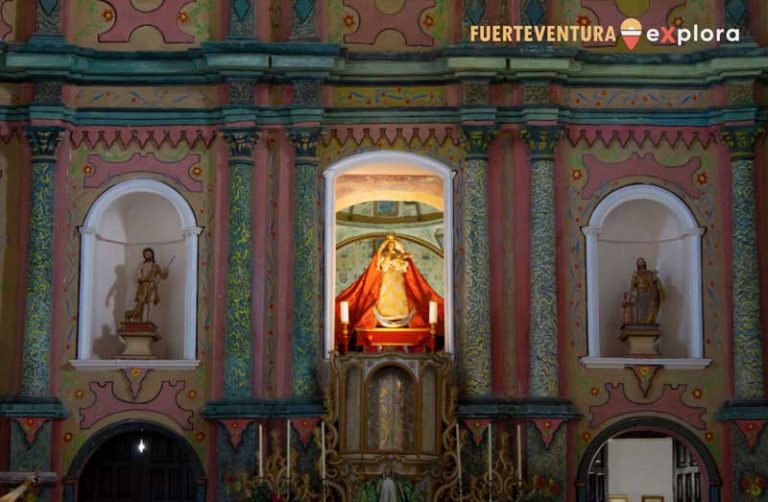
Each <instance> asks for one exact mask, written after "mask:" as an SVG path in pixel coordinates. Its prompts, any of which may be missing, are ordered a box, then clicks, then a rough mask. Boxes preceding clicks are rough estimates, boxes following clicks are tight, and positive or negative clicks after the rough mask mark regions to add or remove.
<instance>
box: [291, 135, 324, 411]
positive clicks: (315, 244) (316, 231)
mask: <svg viewBox="0 0 768 502" xmlns="http://www.w3.org/2000/svg"><path fill="white" fill-rule="evenodd" d="M288 135H289V137H290V138H291V141H293V145H294V148H295V151H296V159H295V162H294V169H295V181H294V192H293V255H294V263H295V266H294V272H293V274H294V275H293V318H292V322H291V326H292V327H291V381H292V387H293V394H294V395H296V396H309V395H312V394H313V393H314V391H315V374H314V369H315V366H316V364H317V361H318V359H319V357H320V354H321V347H320V343H321V340H322V338H323V337H322V334H321V332H320V329H321V325H320V318H321V316H322V283H321V269H320V260H321V258H322V240H321V237H320V236H321V225H322V219H321V215H322V212H323V208H322V206H321V198H320V173H319V172H318V160H317V142H318V140H319V139H320V129H319V128H316V127H296V128H293V129H291V130H290V131H289V133H288Z"/></svg>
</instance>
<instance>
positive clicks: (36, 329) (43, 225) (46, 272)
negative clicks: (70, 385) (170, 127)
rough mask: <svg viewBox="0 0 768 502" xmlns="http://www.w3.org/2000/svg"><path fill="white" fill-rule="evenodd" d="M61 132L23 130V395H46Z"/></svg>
mask: <svg viewBox="0 0 768 502" xmlns="http://www.w3.org/2000/svg"><path fill="white" fill-rule="evenodd" d="M62 131H63V130H62V129H61V128H60V127H42V126H29V127H27V128H26V129H25V134H26V137H27V141H28V142H29V146H30V149H31V150H32V198H31V202H30V220H29V228H30V231H29V251H28V258H27V292H26V304H25V309H24V353H23V354H24V355H23V367H22V379H21V393H22V395H25V396H46V395H48V394H49V393H50V390H49V389H50V348H51V330H52V322H53V317H52V309H53V211H54V207H53V204H54V173H55V171H56V156H55V152H56V146H57V145H58V144H59V141H60V140H61V136H62Z"/></svg>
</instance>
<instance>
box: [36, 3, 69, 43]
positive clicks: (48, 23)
mask: <svg viewBox="0 0 768 502" xmlns="http://www.w3.org/2000/svg"><path fill="white" fill-rule="evenodd" d="M36 3H37V10H36V11H35V34H34V38H62V29H61V4H62V3H63V2H61V1H59V0H37V2H36Z"/></svg>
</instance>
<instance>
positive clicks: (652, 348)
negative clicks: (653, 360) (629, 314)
mask: <svg viewBox="0 0 768 502" xmlns="http://www.w3.org/2000/svg"><path fill="white" fill-rule="evenodd" d="M660 336H661V331H660V330H659V325H658V324H625V325H623V326H622V327H621V335H620V336H619V339H620V340H621V341H624V342H627V343H628V344H629V351H628V352H627V355H628V356H658V355H659V349H658V347H657V343H656V342H657V341H658V339H659V337H660Z"/></svg>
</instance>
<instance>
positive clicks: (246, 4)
mask: <svg viewBox="0 0 768 502" xmlns="http://www.w3.org/2000/svg"><path fill="white" fill-rule="evenodd" d="M234 9H235V14H237V17H238V18H239V19H240V21H242V20H243V19H245V16H247V15H248V12H250V10H251V0H235V4H234Z"/></svg>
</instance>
